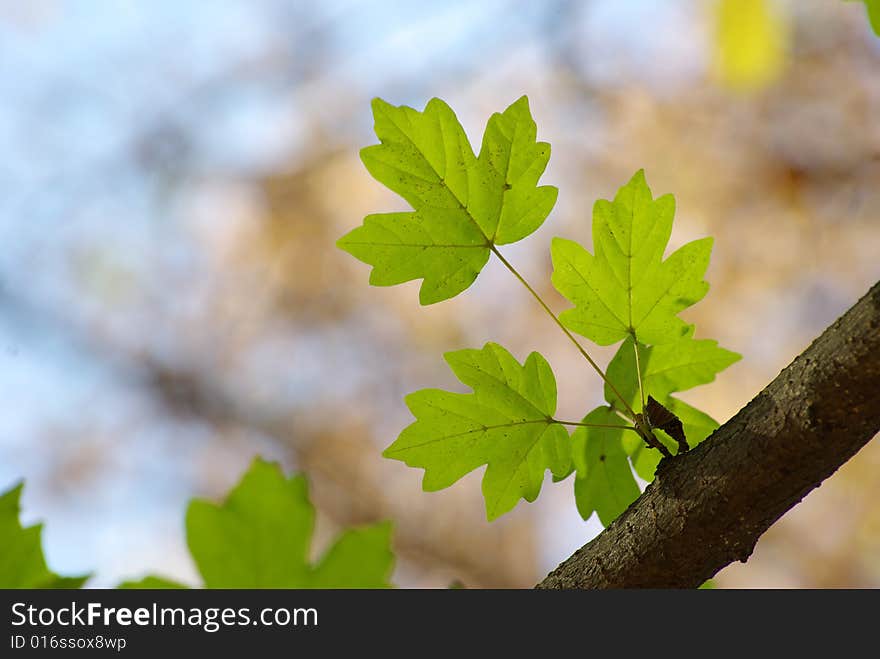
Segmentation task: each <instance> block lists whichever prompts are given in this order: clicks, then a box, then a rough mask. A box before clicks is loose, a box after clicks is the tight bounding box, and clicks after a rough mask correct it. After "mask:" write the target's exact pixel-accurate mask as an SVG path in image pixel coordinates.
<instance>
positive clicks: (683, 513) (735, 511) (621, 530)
mask: <svg viewBox="0 0 880 659" xmlns="http://www.w3.org/2000/svg"><path fill="white" fill-rule="evenodd" d="M878 430H880V282H878V283H877V284H875V285H874V286H873V287H872V288H871V290H869V291H868V293H867V294H866V295H865V296H864V297H863V298H862V299H861V300H859V301H858V302H857V303H856V304H855V305H854V306H853V307H852V308H851V309H850V310H849V311H847V312H846V313H845V314H844V315H843V316H841V317H840V318H839V319H837V321H835V322H834V324H833V325H831V327H829V328H828V329H826V330H825V331H824V332H823V333H822V335H821V336H820V337H819V338H818V339H816V340H815V341H814V342H813V343H812V345H810V347H809V348H807V349H806V350H805V351H804V352H803V353H802V354H801V355H800V356H799V357H797V358H796V359H795V360H794V361H793V362H792V363H791V364H789V365H788V366H787V367H786V368H785V369H784V370H783V371H782V372H781V373H780V374H779V375H778V376H777V377H776V379H775V380H773V382H771V383H770V384H769V385H767V387H766V388H765V389H764V390H763V391H761V392H760V393H759V394H758V395H757V396H756V397H755V398H754V399H753V400H752V401H751V402H750V403H749V404H748V405H746V407H744V408H743V409H742V410H740V411H739V413H737V414H736V416H734V417H733V418H732V419H731V420H730V421H728V422H727V423H725V424H724V425H723V426H721V427H720V428H718V430H716V431H715V432H714V433H713V434H712V436H711V437H709V438H708V439H707V440H706V441H704V442H703V443H702V444H700V445H699V446H697V447H696V448H695V449H694V450H692V451H689V452H687V453H684V454H682V455H680V456H676V457H674V458H671V459H670V458H666V459H664V460H663V461H662V462H661V463H660V465H659V467H658V468H657V473H656V476H655V479H654V481H653V482H652V483H651V484H650V485H649V486H648V487H647V488H646V489H645V492H644V493H643V494H642V495H641V496H640V497H639V498H638V499H637V500H636V501H635V502H633V504H632V505H631V506H630V507H629V508H628V509H627V510H626V511H625V512H624V513H623V514H622V515H621V516H620V517H618V518H617V519H616V520H614V522H613V523H612V524H611V525H610V526H609V527H608V528H606V529H605V530H604V531H603V532H602V533H601V534H599V535H598V536H597V537H596V538H594V539H593V540H592V541H590V542H589V543H587V544H586V545H584V546H583V547H582V548H581V549H579V550H578V551H577V552H575V554H574V555H572V556H571V557H570V558H568V559H567V560H566V561H564V562H563V563H562V564H561V565H559V567H557V568H556V569H555V570H553V572H551V573H550V574H549V575H547V577H546V578H545V579H544V580H543V581H542V582H541V583H540V584H538V586H537V587H538V588H695V587H697V586H699V585H700V584H701V583H703V582H704V581H705V580H706V579H708V578H710V577H712V576H713V575H714V574H715V573H716V572H718V571H719V570H720V569H721V568H723V567H725V566H726V565H728V564H730V563H732V562H733V561H736V560H739V561H742V562H745V561H746V560H747V559H748V557H749V556H750V555H751V553H752V550H753V549H754V547H755V543H756V542H757V541H758V538H759V537H760V536H761V534H762V533H764V531H766V530H767V529H768V528H769V527H770V526H771V525H772V524H773V523H774V522H775V521H776V520H778V519H779V518H780V517H782V515H784V514H785V513H786V512H787V511H788V510H790V509H791V508H793V507H794V506H795V505H797V504H798V503H799V502H800V501H801V500H802V499H803V498H804V497H805V496H806V495H807V493H809V492H810V491H811V490H812V489H813V488H816V487H819V485H820V484H821V483H822V481H823V480H825V479H826V478H828V477H829V476H830V475H831V474H833V473H834V472H835V471H836V470H837V469H838V468H839V467H840V466H841V465H842V464H844V463H845V462H846V461H847V460H849V459H850V458H851V457H852V456H853V455H855V454H856V452H857V451H858V450H859V449H860V448H861V447H862V446H864V445H865V444H867V443H868V442H869V441H870V440H871V438H872V437H873V436H874V435H875V434H876V433H877V432H878Z"/></svg>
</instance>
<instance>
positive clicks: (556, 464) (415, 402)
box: [383, 343, 571, 520]
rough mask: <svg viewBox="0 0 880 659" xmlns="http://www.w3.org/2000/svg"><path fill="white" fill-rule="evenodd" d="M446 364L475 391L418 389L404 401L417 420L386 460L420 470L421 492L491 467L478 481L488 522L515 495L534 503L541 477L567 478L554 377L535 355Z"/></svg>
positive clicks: (466, 353) (459, 355)
mask: <svg viewBox="0 0 880 659" xmlns="http://www.w3.org/2000/svg"><path fill="white" fill-rule="evenodd" d="M445 357H446V361H447V363H448V364H449V366H450V368H451V369H452V371H453V372H454V373H455V375H456V376H458V378H459V380H461V381H462V382H463V383H464V384H466V385H468V386H469V387H471V388H472V389H473V393H472V394H461V393H453V392H449V391H443V390H440V389H422V390H420V391H416V392H415V393H412V394H410V395H409V396H407V397H406V404H407V406H408V407H409V409H410V411H411V412H412V413H413V415H414V416H415V417H416V421H415V422H414V423H412V424H411V425H410V426H408V427H407V428H405V429H404V430H403V432H402V433H401V434H400V436H399V437H398V438H397V440H396V441H395V442H394V443H393V444H392V445H391V446H389V447H388V448H387V449H386V450H385V452H384V453H383V455H384V456H385V457H388V458H393V459H396V460H402V461H404V462H405V463H406V464H407V465H409V466H411V467H420V468H423V469H424V470H425V476H424V479H423V481H422V487H423V489H424V490H425V491H428V492H431V491H435V490H440V489H443V488H445V487H449V486H450V485H452V484H453V483H454V482H455V481H457V480H458V479H459V478H461V477H462V476H464V475H465V474H467V473H469V472H471V471H473V470H474V469H477V468H479V467H481V466H483V465H488V467H487V469H486V473H485V475H484V477H483V496H484V498H485V500H486V515H487V517H488V519H490V520H492V519H495V518H497V517H498V516H499V515H502V514H504V513H505V512H507V511H509V510H511V509H512V508H513V507H514V506H515V505H516V503H517V501H519V499H520V498H523V499H525V500H526V501H534V500H535V499H536V498H537V496H538V494H539V493H540V491H541V484H542V483H543V480H544V472H545V470H546V469H548V468H549V469H550V470H551V472H552V473H553V475H554V476H555V477H556V478H564V477H565V476H567V475H568V474H569V473H570V467H569V465H570V461H571V443H570V439H569V436H568V432H567V431H566V430H565V429H564V428H563V427H562V426H561V425H559V424H558V423H557V422H556V420H555V419H554V418H553V415H554V414H555V412H556V379H555V378H554V377H553V371H552V370H551V369H550V365H549V364H548V363H547V361H546V360H545V359H544V358H543V357H542V356H541V355H540V354H538V353H537V352H533V353H531V354H530V355H529V356H528V358H527V359H526V361H525V363H524V364H522V365H520V363H519V362H518V361H517V360H516V359H515V358H514V357H513V356H512V355H511V354H510V353H509V352H508V351H507V350H505V349H504V348H502V347H501V346H500V345H498V344H495V343H487V344H486V345H485V346H484V347H483V348H482V349H481V350H458V351H455V352H448V353H446V355H445Z"/></svg>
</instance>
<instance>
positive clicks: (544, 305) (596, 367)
mask: <svg viewBox="0 0 880 659" xmlns="http://www.w3.org/2000/svg"><path fill="white" fill-rule="evenodd" d="M489 249H491V250H492V252H493V253H494V254H495V256H497V257H498V259H499V260H500V261H501V262H502V263H503V264H504V266H505V267H506V268H507V269H508V270H510V271H511V272H512V273H513V276H514V277H516V278H517V279H519V281H520V283H521V284H522V285H523V286H525V287H526V289H527V290H528V291H529V293H531V294H532V297H534V298H535V299H536V300H537V301H538V304H540V305H541V307H542V308H543V309H544V311H546V312H547V315H549V316H550V317H551V318H552V319H553V322H554V323H556V324H557V325H558V326H559V329H561V330H562V331H563V332H564V333H565V336H567V337H568V338H569V340H570V341H571V342H572V343H573V344H574V345H575V347H576V348H577V349H578V352H580V353H581V355H583V357H584V359H586V360H587V362H589V364H590V366H592V367H593V370H595V371H596V373H598V374H599V376H600V377H601V378H602V379H603V380H604V381H605V384H607V385H608V387H609V388H610V389H611V391H612V392H614V395H615V396H617V397H618V398H619V399H620V402H621V403H623V405H624V407H626V409H627V411H628V412H629V413H630V414H631V415H632V416H633V418H635V416H636V413H635V410H633V408H632V407H630V404H629V403H628V402H626V399H625V398H624V397H623V396H622V395H621V394H620V392H619V391H618V390H617V387H615V386H614V384H612V382H611V380H609V379H608V377H607V376H606V375H605V373H604V372H603V371H602V369H601V368H599V365H598V364H596V362H594V361H593V358H592V357H590V355H589V354H587V351H586V350H585V349H584V347H583V346H582V345H581V344H580V342H579V341H578V340H577V339H576V338H575V337H574V335H573V334H572V333H571V332H569V331H568V328H567V327H566V326H565V325H563V324H562V322H561V321H560V320H559V318H558V316H557V315H556V314H555V313H553V312H552V311H551V310H550V307H548V306H547V303H546V302H544V300H543V299H541V296H540V295H538V293H537V291H535V289H534V288H532V287H531V286H530V285H529V282H527V281H526V280H525V279H524V278H523V276H522V275H521V274H519V272H517V270H516V268H514V267H513V266H512V265H511V264H510V262H509V261H508V260H507V259H506V258H504V256H502V254H501V252H499V251H498V249H497V248H496V247H495V245H494V244H492V243H490V244H489Z"/></svg>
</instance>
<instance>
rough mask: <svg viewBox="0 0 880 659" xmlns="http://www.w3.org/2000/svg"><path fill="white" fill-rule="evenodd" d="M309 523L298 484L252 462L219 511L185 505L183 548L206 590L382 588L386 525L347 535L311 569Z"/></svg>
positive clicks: (388, 564) (387, 557) (387, 566)
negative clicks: (185, 535) (200, 576)
mask: <svg viewBox="0 0 880 659" xmlns="http://www.w3.org/2000/svg"><path fill="white" fill-rule="evenodd" d="M314 520H315V510H314V508H313V507H312V504H311V503H310V502H309V499H308V492H307V486H306V481H305V478H304V477H303V476H294V477H292V478H285V477H284V474H283V473H282V472H281V468H280V467H279V466H278V465H277V464H275V463H270V462H265V461H263V460H261V459H256V460H255V461H254V462H253V464H252V466H251V468H250V470H249V471H248V472H247V473H246V474H245V475H244V477H243V478H242V480H241V482H240V483H239V484H238V485H237V486H236V487H235V488H234V489H233V490H232V491H231V492H230V493H229V495H228V497H227V498H226V501H225V502H224V503H223V504H222V505H219V506H218V505H216V504H214V503H211V502H209V501H202V500H198V499H196V500H193V501H192V502H191V503H190V505H189V509H188V510H187V514H186V528H187V541H188V543H189V548H190V553H191V554H192V557H193V559H194V560H195V563H196V565H197V566H198V569H199V572H200V573H201V575H202V578H203V579H204V583H205V587H207V588H382V587H387V586H388V578H389V576H390V573H391V569H392V564H393V560H394V557H393V554H392V553H391V549H390V540H391V527H390V525H388V524H384V523H383V524H377V525H375V526H371V527H366V528H363V529H353V530H349V531H346V532H345V533H343V534H342V535H341V536H340V537H339V538H338V539H337V541H336V543H335V544H334V545H333V546H332V547H331V548H330V549H329V550H328V551H327V553H326V554H325V555H324V557H323V558H322V559H321V560H320V561H319V563H318V564H317V565H316V566H312V565H310V564H309V562H308V553H309V545H310V543H311V537H312V529H313V527H314Z"/></svg>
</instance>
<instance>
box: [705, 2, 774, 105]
mask: <svg viewBox="0 0 880 659" xmlns="http://www.w3.org/2000/svg"><path fill="white" fill-rule="evenodd" d="M772 5H773V3H772V2H770V1H769V0H719V1H718V3H717V5H716V17H715V18H716V23H715V27H716V41H715V62H714V70H715V74H716V76H717V77H718V79H719V80H720V82H721V83H722V84H723V85H725V86H726V87H729V88H731V89H735V90H738V91H753V90H756V89H760V88H761V87H764V86H766V85H768V84H770V83H771V82H773V81H774V80H775V79H776V78H777V77H778V76H779V75H780V73H781V72H782V70H783V68H784V67H785V62H786V54H787V50H788V29H787V28H788V26H787V22H786V20H785V18H784V17H783V16H782V15H781V14H779V13H778V12H777V11H776V10H775V8H774V7H773V6H772Z"/></svg>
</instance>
